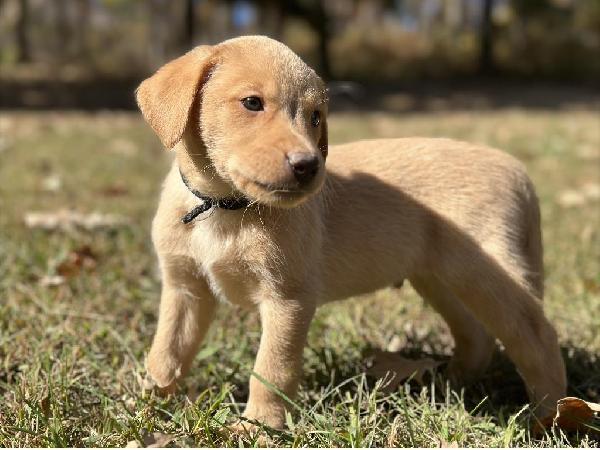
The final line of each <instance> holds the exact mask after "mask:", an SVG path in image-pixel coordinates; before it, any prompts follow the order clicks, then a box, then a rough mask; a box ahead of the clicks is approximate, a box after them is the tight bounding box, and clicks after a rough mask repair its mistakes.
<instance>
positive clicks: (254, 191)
mask: <svg viewBox="0 0 600 450" xmlns="http://www.w3.org/2000/svg"><path fill="white" fill-rule="evenodd" d="M232 175H233V176H232V177H231V178H232V181H233V183H234V185H235V186H236V188H237V189H238V190H240V191H241V192H242V193H243V194H244V195H245V196H246V197H248V198H249V199H250V200H254V201H257V202H258V203H264V204H268V205H273V206H281V207H293V206H296V205H298V204H300V203H302V201H304V200H305V199H306V198H307V197H308V196H309V195H310V194H312V193H313V192H314V191H316V189H315V188H314V186H312V188H310V187H309V188H307V187H300V186H297V185H290V184H275V183H265V182H263V181H259V180H256V179H253V178H248V177H245V176H243V175H240V174H239V173H236V174H232Z"/></svg>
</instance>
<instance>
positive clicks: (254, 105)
mask: <svg viewBox="0 0 600 450" xmlns="http://www.w3.org/2000/svg"><path fill="white" fill-rule="evenodd" d="M242 105H244V108H246V109H247V110H249V111H262V110H263V109H264V108H263V103H262V100H261V99H260V98H259V97H246V98H243V99H242Z"/></svg>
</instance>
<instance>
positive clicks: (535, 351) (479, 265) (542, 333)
mask: <svg viewBox="0 0 600 450" xmlns="http://www.w3.org/2000/svg"><path fill="white" fill-rule="evenodd" d="M461 246H462V248H461V249H459V250H460V251H459V252H457V253H458V254H461V255H463V259H462V260H456V259H455V258H450V259H447V260H446V261H445V264H444V265H443V268H442V271H441V272H440V274H439V276H440V278H442V279H443V281H444V283H445V284H447V285H448V286H450V288H451V289H452V291H453V292H454V293H455V295H456V296H457V298H459V299H461V300H462V301H463V304H464V306H465V307H466V309H467V310H468V311H469V312H470V313H471V314H472V315H473V316H474V317H476V318H477V320H479V321H480V322H481V323H482V324H483V325H484V327H485V328H486V330H487V331H488V332H489V333H490V334H492V335H493V336H495V337H497V338H498V339H500V340H501V341H502V343H503V344H504V346H505V348H506V353H507V354H508V356H509V358H510V359H511V360H512V361H513V362H514V363H515V365H516V366H517V369H518V371H519V373H520V375H521V377H522V378H523V380H524V381H525V384H526V385H527V388H528V392H529V394H530V398H531V401H532V404H533V405H534V406H540V408H539V409H538V410H537V414H538V415H539V416H544V415H546V414H548V413H549V412H551V411H552V410H555V408H556V401H557V400H558V399H560V398H562V397H564V396H565V393H566V374H565V366H564V362H563V360H562V356H561V354H560V348H559V345H558V338H557V334H556V331H555V330H554V327H553V326H552V325H551V324H550V322H549V321H548V319H547V318H546V316H545V315H544V311H543V309H542V302H541V301H540V300H539V299H538V298H536V297H535V296H534V295H533V293H532V291H533V289H531V287H529V286H528V284H527V282H526V278H527V277H526V276H524V274H523V270H522V269H521V268H519V267H516V266H515V264H514V263H513V261H511V260H510V258H505V257H503V256H502V255H501V254H500V253H499V252H496V254H495V255H494V257H492V256H491V254H486V253H484V252H483V251H482V249H481V248H480V247H479V246H478V245H475V244H474V243H472V242H467V241H466V240H465V241H463V242H462V244H461Z"/></svg>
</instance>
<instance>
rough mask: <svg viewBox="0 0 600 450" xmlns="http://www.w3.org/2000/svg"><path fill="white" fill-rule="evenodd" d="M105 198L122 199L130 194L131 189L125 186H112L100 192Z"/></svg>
mask: <svg viewBox="0 0 600 450" xmlns="http://www.w3.org/2000/svg"><path fill="white" fill-rule="evenodd" d="M100 194H102V195H103V196H105V197H122V196H124V195H127V194H129V189H128V188H127V186H125V185H123V184H111V185H109V186H106V187H105V188H104V189H102V190H101V191H100Z"/></svg>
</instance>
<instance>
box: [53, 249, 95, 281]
mask: <svg viewBox="0 0 600 450" xmlns="http://www.w3.org/2000/svg"><path fill="white" fill-rule="evenodd" d="M96 263H97V257H96V255H95V254H94V252H93V251H92V249H91V248H90V246H89V245H84V246H82V247H79V248H78V249H75V250H73V251H71V252H70V253H69V254H68V255H67V257H66V258H65V260H64V261H62V262H61V263H60V264H59V265H58V267H57V268H56V272H57V273H58V275H60V276H63V277H72V276H75V275H77V274H78V273H79V272H80V271H81V270H82V269H85V270H92V269H94V268H95V267H96Z"/></svg>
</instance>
